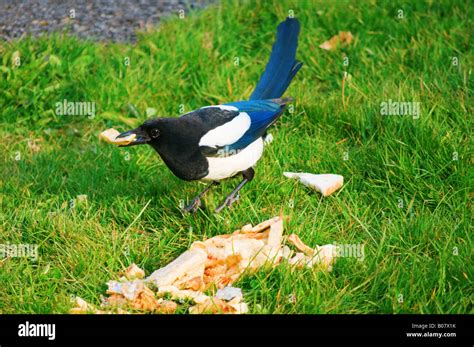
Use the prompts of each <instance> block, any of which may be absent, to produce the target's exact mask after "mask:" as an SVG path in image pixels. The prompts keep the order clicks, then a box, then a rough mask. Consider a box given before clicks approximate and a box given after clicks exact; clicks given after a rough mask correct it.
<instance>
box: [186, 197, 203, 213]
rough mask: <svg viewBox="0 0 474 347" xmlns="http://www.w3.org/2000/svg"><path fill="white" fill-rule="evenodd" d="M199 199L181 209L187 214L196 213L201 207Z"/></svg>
mask: <svg viewBox="0 0 474 347" xmlns="http://www.w3.org/2000/svg"><path fill="white" fill-rule="evenodd" d="M201 205H202V203H201V199H199V198H194V199H193V200H192V201H191V203H190V204H189V205H188V206H186V207H184V208H183V211H185V212H189V213H196V211H197V210H198V209H199V207H201Z"/></svg>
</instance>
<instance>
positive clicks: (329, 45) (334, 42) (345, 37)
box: [319, 31, 354, 51]
mask: <svg viewBox="0 0 474 347" xmlns="http://www.w3.org/2000/svg"><path fill="white" fill-rule="evenodd" d="M353 39H354V36H352V33H351V32H350V31H340V32H339V34H338V35H334V36H333V37H331V38H330V39H329V40H327V41H326V42H324V43H322V44H321V45H319V47H320V48H322V49H324V50H326V51H335V50H336V49H337V47H338V46H339V45H340V44H342V45H350V44H351V43H352V40H353Z"/></svg>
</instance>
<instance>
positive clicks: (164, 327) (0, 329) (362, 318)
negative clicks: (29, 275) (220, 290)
mask: <svg viewBox="0 0 474 347" xmlns="http://www.w3.org/2000/svg"><path fill="white" fill-rule="evenodd" d="M27 321H28V322H29V324H31V323H35V324H45V323H53V324H55V339H54V340H48V338H47V337H31V336H30V337H19V336H18V332H19V325H20V324H25V323H26V322H27ZM473 327H474V324H473V316H472V315H199V316H198V315H3V316H0V345H1V347H7V346H17V345H19V344H34V345H39V344H42V345H63V344H66V343H68V342H94V341H96V340H97V341H99V340H103V339H107V340H110V341H117V340H125V339H128V338H134V339H136V338H144V337H154V338H160V337H165V336H176V337H179V338H184V337H187V336H188V337H193V338H195V337H199V336H211V337H220V336H235V337H240V336H313V337H319V338H323V337H324V338H331V339H337V340H349V339H350V340H351V341H357V340H361V341H371V340H373V341H379V342H382V341H388V342H393V343H397V344H403V345H433V344H437V345H456V346H461V344H460V343H461V341H463V342H467V343H469V344H468V345H469V346H472V345H473V342H474V332H473V331H474V329H473ZM407 333H421V334H430V333H431V334H433V333H441V334H444V333H448V334H453V333H455V334H456V336H455V337H454V336H442V337H434V336H420V337H408V336H407ZM155 341H159V340H155ZM222 341H225V340H222Z"/></svg>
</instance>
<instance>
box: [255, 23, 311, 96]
mask: <svg viewBox="0 0 474 347" xmlns="http://www.w3.org/2000/svg"><path fill="white" fill-rule="evenodd" d="M299 33H300V23H299V22H298V20H297V19H296V18H287V19H286V20H285V21H284V22H281V23H280V24H279V25H278V29H277V37H276V41H275V43H274V44H273V48H272V54H271V55H270V60H269V61H268V63H267V67H266V68H265V71H264V72H263V75H262V76H261V77H260V81H259V82H258V84H257V87H256V88H255V90H254V92H253V93H252V95H251V96H250V100H264V99H276V98H279V97H281V96H282V95H283V93H284V92H285V90H286V89H287V88H288V86H289V85H290V82H291V80H292V79H293V77H295V75H296V73H297V72H298V71H299V69H301V66H303V63H301V62H299V61H297V60H296V58H295V56H296V47H297V46H298V34H299Z"/></svg>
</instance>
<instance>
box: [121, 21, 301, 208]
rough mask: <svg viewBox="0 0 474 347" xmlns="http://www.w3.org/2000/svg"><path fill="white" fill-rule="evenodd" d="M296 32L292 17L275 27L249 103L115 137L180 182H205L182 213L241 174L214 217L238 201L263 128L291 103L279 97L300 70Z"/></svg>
mask: <svg viewBox="0 0 474 347" xmlns="http://www.w3.org/2000/svg"><path fill="white" fill-rule="evenodd" d="M299 32H300V24H299V22H298V20H297V19H296V18H287V19H286V20H285V21H283V22H281V23H280V24H279V25H278V28H277V35H276V40H275V43H274V44H273V47H272V52H271V55H270V60H269V61H268V63H267V66H266V68H265V70H264V72H263V74H262V75H261V77H260V80H259V82H258V83H257V86H256V88H255V90H254V91H253V93H252V95H251V96H250V100H246V101H237V102H230V103H226V104H223V105H214V106H206V107H202V108H200V109H198V110H195V111H192V112H189V113H186V114H184V115H182V116H180V117H178V118H174V117H160V118H156V119H150V120H147V121H146V122H145V123H143V124H142V125H140V126H139V127H138V128H136V129H133V130H130V131H127V132H124V133H122V134H120V135H119V136H117V138H124V137H128V136H130V135H132V134H135V136H134V140H133V141H132V142H131V143H129V144H127V145H125V146H133V145H139V144H148V145H150V146H151V147H153V149H154V150H155V151H156V152H158V154H159V155H160V157H161V158H162V159H163V161H164V162H165V164H166V165H167V166H168V168H169V169H170V170H171V171H172V173H173V174H174V175H175V176H177V177H178V178H180V179H182V180H185V181H196V180H200V181H207V182H210V184H209V185H208V186H207V187H206V188H205V189H204V191H202V192H201V193H200V194H199V195H197V196H196V197H195V198H194V199H193V200H192V201H191V203H190V204H189V205H187V206H186V207H185V208H184V210H185V211H188V212H195V211H196V210H197V209H198V208H199V207H200V206H201V197H202V196H203V195H204V194H205V193H206V192H207V191H208V190H209V189H210V188H211V187H212V186H213V185H216V184H218V183H219V181H221V180H223V179H227V178H230V177H234V176H236V175H238V174H241V175H242V181H241V182H240V183H239V184H238V185H237V187H236V188H235V189H234V190H232V192H231V193H230V194H229V195H227V197H226V198H225V200H224V201H223V203H222V204H221V205H219V207H217V208H216V210H215V212H217V213H219V212H220V211H221V210H222V209H223V208H224V207H226V206H228V207H230V206H231V205H232V204H233V203H234V202H235V201H236V200H238V199H239V191H240V190H241V189H242V187H243V186H244V185H245V184H247V183H248V182H250V181H251V180H252V179H253V178H254V175H255V171H254V169H253V167H254V166H255V164H256V163H257V161H258V160H259V159H260V157H261V156H262V153H263V147H264V140H265V138H266V136H267V129H268V128H269V127H270V126H271V125H272V124H274V123H275V122H276V120H277V119H278V117H279V116H280V115H281V114H282V113H283V112H284V110H285V108H286V106H287V104H288V103H289V102H291V101H292V99H291V98H281V96H282V95H283V93H284V92H285V91H286V89H287V88H288V86H289V84H290V82H291V80H292V79H293V78H294V77H295V75H296V73H297V72H298V71H299V70H300V69H301V67H302V65H303V64H302V63H301V62H299V61H297V60H296V58H295V56H296V48H297V45H298V35H299Z"/></svg>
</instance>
